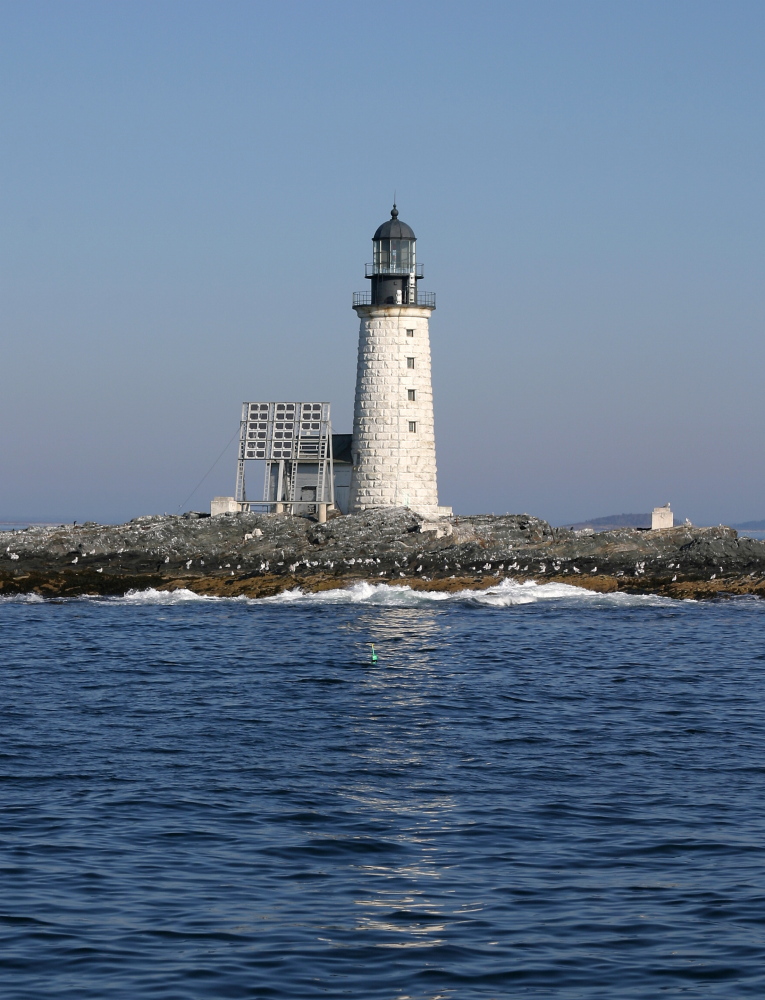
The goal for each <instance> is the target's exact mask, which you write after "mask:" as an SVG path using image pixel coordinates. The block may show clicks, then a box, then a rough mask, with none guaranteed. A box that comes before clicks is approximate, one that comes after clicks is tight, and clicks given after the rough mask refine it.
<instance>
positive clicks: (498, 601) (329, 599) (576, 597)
mask: <svg viewBox="0 0 765 1000" xmlns="http://www.w3.org/2000/svg"><path fill="white" fill-rule="evenodd" d="M561 600H568V601H572V600H573V601H577V602H583V603H588V604H614V603H616V604H620V605H623V604H643V605H644V604H646V603H648V604H667V603H668V604H672V603H674V602H673V601H672V599H671V598H668V597H659V596H656V595H651V594H623V593H612V594H600V593H597V592H596V591H593V590H587V589H585V588H584V587H575V586H573V585H572V584H568V583H535V582H534V581H533V580H527V581H525V582H523V583H518V582H517V581H516V580H512V579H507V580H502V582H501V583H498V584H496V585H495V586H493V587H487V588H486V589H485V590H458V591H454V592H451V593H449V592H445V591H441V590H412V588H411V587H408V586H406V585H397V584H388V583H355V584H353V586H351V587H346V588H342V589H338V590H324V591H320V592H319V593H315V594H313V593H304V592H303V591H301V590H288V591H285V592H284V593H281V594H277V595H275V596H274V597H265V598H260V599H259V600H257V601H256V603H258V604H266V603H270V604H312V605H317V604H370V605H375V606H378V607H380V606H381V607H421V606H423V605H427V604H433V603H437V604H444V603H460V604H464V603H466V602H468V603H470V604H474V605H479V606H485V607H494V608H508V607H513V606H514V605H519V604H536V603H539V602H541V601H561Z"/></svg>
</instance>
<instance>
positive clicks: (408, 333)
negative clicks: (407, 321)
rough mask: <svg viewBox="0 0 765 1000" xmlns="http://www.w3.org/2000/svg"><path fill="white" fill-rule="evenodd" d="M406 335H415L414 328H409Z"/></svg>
mask: <svg viewBox="0 0 765 1000" xmlns="http://www.w3.org/2000/svg"><path fill="white" fill-rule="evenodd" d="M406 335H407V337H413V336H414V330H407V331H406Z"/></svg>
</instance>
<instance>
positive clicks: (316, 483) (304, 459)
mask: <svg viewBox="0 0 765 1000" xmlns="http://www.w3.org/2000/svg"><path fill="white" fill-rule="evenodd" d="M331 440H332V424H331V421H330V407H329V403H314V402H310V403H304V402H276V403H273V402H269V403H264V402H255V403H253V402H248V403H244V404H243V405H242V424H241V434H240V447H239V475H238V476H237V499H238V500H240V501H244V500H245V497H244V463H245V462H247V461H264V462H265V463H266V476H265V486H264V491H263V502H266V503H271V504H273V503H282V502H285V503H296V504H308V503H309V501H308V500H304V499H303V497H302V494H304V493H305V494H306V496H310V497H311V502H316V503H332V502H333V497H332V493H333V488H332V448H331ZM280 465H281V468H279V466H280ZM328 466H329V467H328ZM298 493H300V494H301V495H297V494H298ZM240 494H241V496H240Z"/></svg>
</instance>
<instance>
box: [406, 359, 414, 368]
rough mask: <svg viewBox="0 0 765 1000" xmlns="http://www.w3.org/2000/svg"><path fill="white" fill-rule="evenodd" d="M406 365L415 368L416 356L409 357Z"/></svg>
mask: <svg viewBox="0 0 765 1000" xmlns="http://www.w3.org/2000/svg"><path fill="white" fill-rule="evenodd" d="M406 367H407V368H414V358H407V359H406Z"/></svg>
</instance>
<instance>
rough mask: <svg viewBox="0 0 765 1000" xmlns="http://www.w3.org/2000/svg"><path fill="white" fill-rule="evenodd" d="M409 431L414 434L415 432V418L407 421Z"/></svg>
mask: <svg viewBox="0 0 765 1000" xmlns="http://www.w3.org/2000/svg"><path fill="white" fill-rule="evenodd" d="M409 432H410V433H411V434H416V433H417V421H416V420H410V421H409Z"/></svg>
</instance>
